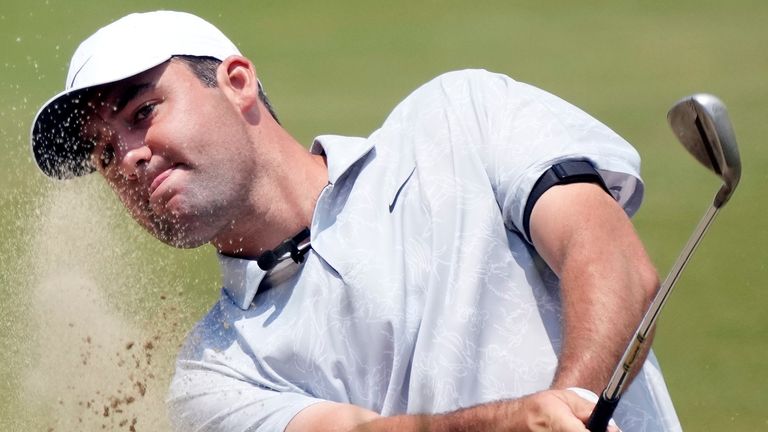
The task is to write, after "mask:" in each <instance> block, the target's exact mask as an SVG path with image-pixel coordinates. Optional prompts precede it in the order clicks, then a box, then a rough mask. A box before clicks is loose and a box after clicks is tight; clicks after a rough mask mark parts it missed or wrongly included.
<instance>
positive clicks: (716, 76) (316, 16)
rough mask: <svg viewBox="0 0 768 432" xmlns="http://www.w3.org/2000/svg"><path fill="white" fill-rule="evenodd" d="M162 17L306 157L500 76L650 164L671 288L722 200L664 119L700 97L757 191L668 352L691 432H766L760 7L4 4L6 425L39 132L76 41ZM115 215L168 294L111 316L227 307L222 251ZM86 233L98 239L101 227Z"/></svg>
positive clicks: (0, 47) (12, 411)
mask: <svg viewBox="0 0 768 432" xmlns="http://www.w3.org/2000/svg"><path fill="white" fill-rule="evenodd" d="M161 8H164V9H180V10H187V11H191V12H195V13H198V14H200V15H202V16H204V17H206V18H207V19H209V20H210V21H212V22H213V23H214V24H216V25H217V26H219V27H220V28H221V29H222V30H223V31H224V32H225V33H227V34H228V35H229V36H230V37H231V38H232V39H233V40H234V41H236V43H237V44H238V45H239V47H240V49H241V50H242V51H243V52H244V53H245V54H246V55H247V56H249V57H250V58H251V59H252V60H253V61H254V63H255V64H256V67H257V70H258V72H259V74H260V76H261V79H262V80H263V82H264V84H265V86H266V89H267V91H268V93H269V95H270V98H271V99H272V100H273V102H274V103H275V105H276V107H277V109H278V112H279V114H280V116H281V119H282V120H283V123H284V124H285V126H286V127H287V129H288V130H290V131H292V133H293V134H294V135H295V136H296V137H297V138H298V139H299V140H300V141H302V142H304V143H310V142H311V139H312V137H313V136H314V135H318V134H322V133H339V134H351V135H355V134H362V135H367V134H368V133H370V131H372V130H373V129H375V128H376V126H377V125H378V124H380V123H381V121H382V120H383V119H384V117H385V116H386V115H387V113H388V112H389V110H390V109H391V108H392V107H393V106H394V105H395V104H396V103H397V102H398V101H399V100H400V99H401V98H402V97H404V96H405V95H406V94H408V93H409V92H410V91H411V90H412V89H414V88H415V87H416V86H418V85H420V84H421V83H423V82H424V81H426V80H428V79H429V78H431V77H433V76H435V75H437V74H439V73H441V72H444V71H447V70H452V69H458V68H467V67H473V68H475V67H480V68H486V69H490V70H494V71H498V72H503V73H506V74H509V75H510V76H512V77H514V78H516V79H518V80H521V81H525V82H529V83H532V84H534V85H537V86H539V87H542V88H544V89H547V90H549V91H551V92H553V93H555V94H557V95H560V96H561V97H563V98H565V99H566V100H569V101H571V102H572V103H574V104H576V105H578V106H580V107H582V108H583V109H585V110H586V111H588V112H590V113H592V114H593V115H595V116H596V117H597V118H599V119H601V120H603V121H604V122H605V123H606V124H608V125H609V126H611V127H612V128H613V129H614V130H616V131H617V132H618V133H620V134H621V135H622V136H624V137H625V138H627V139H628V140H629V141H630V142H632V143H633V144H634V145H635V146H636V147H637V148H638V150H639V152H640V154H641V156H642V157H643V161H644V165H643V177H644V179H645V181H646V187H647V189H646V192H647V193H646V200H645V204H644V206H643V207H642V209H641V211H640V212H639V214H638V215H637V216H636V218H635V222H636V226H637V229H638V231H639V233H640V235H641V236H642V238H643V240H644V241H645V243H646V245H647V247H648V250H649V252H650V254H651V256H652V258H653V260H654V262H655V263H656V265H657V266H658V269H659V273H660V274H661V275H662V276H663V275H665V274H666V272H667V271H668V269H669V267H670V266H671V263H672V262H673V261H674V259H675V258H676V256H677V253H678V251H679V250H680V248H681V247H682V246H683V244H684V243H685V241H686V239H687V237H688V235H689V234H690V232H691V231H692V229H693V228H694V226H695V224H696V223H697V222H698V219H699V217H700V216H701V215H702V214H703V212H704V210H705V208H706V206H707V205H708V202H709V200H710V199H711V198H712V196H713V195H714V193H715V191H716V190H717V188H718V187H719V182H718V181H717V179H716V178H715V177H714V176H713V175H711V174H709V173H708V172H707V171H706V170H704V169H703V168H702V167H700V166H698V165H697V163H696V162H695V161H694V160H693V159H692V158H691V157H689V156H688V155H687V154H686V153H685V151H684V150H683V149H682V147H681V146H680V145H678V144H677V142H676V140H675V139H674V137H673V135H672V134H671V132H670V131H669V129H668V127H667V125H666V121H665V114H666V111H667V109H668V108H669V107H670V106H671V104H672V103H673V102H675V101H676V100H677V99H678V98H680V97H682V96H685V95H687V94H690V93H693V92H697V91H706V92H711V93H714V94H717V95H719V96H720V97H721V98H722V99H723V100H724V101H725V102H726V104H727V105H728V107H729V110H730V115H731V118H732V120H733V123H734V126H735V131H736V135H737V138H738V140H739V143H740V149H741V158H742V161H743V179H742V183H741V185H740V187H739V189H738V191H737V193H736V195H735V196H734V197H733V199H732V201H731V203H730V204H729V205H728V207H726V208H725V209H724V211H723V212H721V214H720V216H719V219H718V221H717V223H715V224H714V225H713V227H712V228H711V231H710V233H709V234H708V236H707V237H706V239H705V240H704V241H703V243H702V244H701V246H700V250H699V251H698V252H697V254H696V255H695V257H694V259H693V260H692V261H691V263H690V264H689V266H688V268H687V270H686V272H685V274H684V276H683V277H682V279H681V281H680V282H679V284H678V286H677V288H676V291H675V293H674V294H673V295H672V297H671V300H670V302H669V304H668V305H667V308H666V309H665V312H664V314H663V316H662V318H661V322H660V328H659V331H658V334H657V337H656V341H655V343H654V347H655V350H656V352H657V355H658V357H659V359H660V361H661V363H662V366H663V369H664V372H665V376H666V379H667V383H668V385H669V388H670V391H671V393H672V397H673V399H674V401H675V404H676V407H677V410H678V413H679V416H680V418H681V420H682V423H683V426H684V428H685V429H686V430H692V431H709V430H712V431H715V430H768V397H766V395H765V391H766V389H767V388H768V386H767V385H766V384H767V381H768V380H767V379H766V376H765V374H764V370H765V368H766V366H767V365H768V314H767V313H766V309H768V294H766V282H767V281H768V269H767V268H766V257H767V256H768V254H767V253H766V243H768V229H766V225H765V213H766V208H767V207H766V200H765V197H764V196H763V195H764V191H765V188H764V185H765V184H766V180H768V174H766V171H765V167H766V162H768V150H766V147H765V146H764V144H763V142H764V140H765V137H766V132H768V131H767V130H766V129H767V128H766V124H768V122H766V119H767V118H768V84H767V83H766V81H768V73H767V72H768V30H767V29H766V23H768V2H763V1H749V0H734V1H730V2H722V1H706V0H697V1H677V2H663V1H588V2H571V1H549V2H546V1H538V2H533V1H531V2H522V1H477V0H476V1H448V0H445V1H439V0H430V1H402V0H392V1H388V2H378V1H377V2H367V1H328V2H304V1H290V0H288V1H272V0H265V1H238V2H235V1H232V2H222V3H221V4H220V5H214V2H210V1H205V2H203V1H146V0H137V1H132V2H104V1H100V2H87V1H82V0H78V1H63V0H47V1H40V0H25V1H20V0H5V1H4V2H3V3H2V5H0V56H2V59H1V60H0V151H1V152H0V154H1V155H2V156H1V157H0V226H1V227H2V228H0V242H1V243H2V245H3V248H2V251H1V252H0V270H1V271H2V275H0V282H1V283H2V286H0V302H1V303H0V305H1V306H0V313H1V314H2V315H1V317H0V330H2V332H1V333H0V365H1V366H0V394H1V395H0V418H5V419H6V420H7V419H9V418H12V417H16V416H19V415H20V414H19V411H17V408H18V406H19V404H20V403H21V402H19V401H18V400H16V399H14V396H13V395H14V394H15V393H16V391H15V389H16V388H17V387H18V386H19V385H20V380H21V379H22V378H21V373H20V372H19V371H20V370H22V369H23V368H24V365H26V364H29V362H34V355H35V354H33V353H31V352H28V351H27V349H26V348H25V347H26V344H25V343H24V337H25V335H33V334H34V331H33V330H34V328H33V327H34V325H33V323H30V322H29V319H28V317H29V316H30V314H31V312H32V311H33V310H34V308H35V304H34V302H33V301H31V300H30V298H29V295H28V293H29V290H31V289H32V288H33V286H32V285H33V282H32V280H33V279H34V278H33V276H34V275H32V274H31V273H33V272H34V269H35V266H34V265H32V264H29V262H30V260H23V259H21V258H20V257H24V256H27V257H29V254H30V252H29V251H30V250H34V249H33V246H34V245H32V244H30V243H31V242H34V241H38V242H39V240H31V239H33V238H34V237H33V236H31V233H30V228H29V227H31V226H35V222H36V221H37V220H38V219H39V218H40V217H42V216H41V208H42V207H43V204H44V203H41V198H40V197H41V196H46V194H49V193H51V190H54V191H55V189H56V188H59V187H61V186H60V185H57V184H54V183H52V182H50V181H48V180H47V179H45V178H44V177H43V176H42V175H41V174H40V173H39V172H38V171H37V170H36V168H35V167H34V165H33V163H32V161H31V159H30V156H29V150H28V142H27V140H28V130H29V124H30V121H31V119H32V117H33V115H34V113H35V111H36V110H37V108H38V107H39V106H40V105H41V104H42V103H43V102H44V101H45V100H47V99H48V98H49V97H50V96H52V95H53V94H54V93H55V92H58V91H59V90H60V89H61V88H62V86H63V81H64V77H65V74H66V68H67V64H68V61H69V57H70V55H71V53H72V52H73V51H74V49H75V47H76V45H77V44H78V43H79V41H80V40H82V39H83V38H84V37H86V36H88V35H89V34H91V33H92V32H93V31H95V29H97V28H98V27H100V26H101V25H103V24H104V23H106V22H108V21H111V20H114V19H116V18H118V17H119V16H121V15H123V14H124V13H127V12H130V11H137V10H152V9H161ZM94 181H95V180H91V179H88V180H85V182H88V183H89V184H91V183H93V182H94ZM94 184H97V183H94ZM96 187H99V186H96ZM100 196H101V195H100ZM106 196H107V198H106V199H104V200H103V206H104V207H105V208H106V209H107V210H108V211H109V212H111V213H110V214H113V215H114V218H113V219H112V220H113V222H114V223H113V225H114V226H115V227H116V228H115V229H116V230H118V231H121V232H124V233H125V234H123V236H124V237H122V238H128V239H130V240H131V241H130V242H129V241H126V242H123V244H122V245H120V246H119V248H122V249H123V252H122V255H120V256H124V257H127V258H126V259H125V260H123V261H121V262H118V263H115V265H116V266H120V267H124V268H131V266H136V268H141V269H142V273H146V272H151V273H152V279H151V281H152V283H153V284H155V285H156V286H145V285H143V284H140V283H138V282H139V281H141V280H144V281H146V280H147V279H146V277H145V276H146V275H145V276H144V279H139V278H136V279H132V278H131V275H132V274H133V273H131V272H130V271H128V270H123V271H122V273H120V275H122V276H125V278H124V279H126V281H124V283H123V286H125V287H127V288H126V289H124V290H122V291H120V292H119V293H113V294H115V296H116V297H117V299H115V300H114V301H115V302H116V303H119V304H121V305H122V307H123V309H124V310H125V311H126V315H127V316H132V317H135V319H137V320H142V319H147V317H151V316H152V311H153V308H155V306H154V304H153V302H151V301H147V300H146V299H147V298H149V297H151V296H152V295H153V293H156V290H157V289H158V288H157V286H161V287H162V286H164V285H173V284H178V283H183V284H184V286H185V290H184V293H183V296H184V301H185V302H186V303H185V304H186V305H187V313H188V315H186V316H187V318H185V321H184V322H185V323H186V324H191V323H192V322H193V320H194V318H195V317H198V316H199V315H200V314H202V313H203V312H204V311H205V310H206V308H207V306H208V305H209V304H210V303H211V302H212V301H213V300H214V299H215V297H216V296H217V295H218V284H219V282H218V270H217V266H216V261H215V258H214V256H213V252H212V250H211V249H210V248H208V247H206V248H202V249H200V250H195V251H176V250H172V249H170V248H167V247H164V246H161V245H158V244H156V242H154V241H153V240H152V239H150V238H149V237H148V236H147V235H145V234H143V233H142V232H140V231H139V230H138V229H137V228H135V227H134V226H133V225H132V223H131V222H130V221H129V220H128V218H126V217H125V216H123V215H122V214H120V213H119V212H117V211H115V209H116V208H117V206H116V203H115V200H114V199H111V198H109V197H108V195H106ZM77 229H82V230H83V231H84V232H87V231H88V227H87V224H86V225H85V226H84V227H80V228H77ZM84 235H87V234H84ZM38 246H39V245H38ZM46 247H47V246H46ZM50 247H51V248H60V250H61V252H60V253H62V254H66V253H68V250H67V247H68V245H61V244H58V245H56V244H54V245H50ZM94 252H95V253H99V251H98V250H95V251H94ZM32 261H34V258H32ZM109 274H111V273H110V272H109V270H108V269H107V270H105V275H107V276H108V275H109ZM134 282H135V283H134ZM101 283H103V284H109V283H110V280H109V279H108V278H105V279H104V280H103V281H101ZM30 337H32V336H30ZM50 354H55V353H50ZM62 373H66V371H62ZM40 409H41V410H42V411H41V412H45V406H42V407H40ZM40 415H41V416H44V414H40ZM9 424H10V423H9ZM20 424H24V423H23V422H22V423H20Z"/></svg>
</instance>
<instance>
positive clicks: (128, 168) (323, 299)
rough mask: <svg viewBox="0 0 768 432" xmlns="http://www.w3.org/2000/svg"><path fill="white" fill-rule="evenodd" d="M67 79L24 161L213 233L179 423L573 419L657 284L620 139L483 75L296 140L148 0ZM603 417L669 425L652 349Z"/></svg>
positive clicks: (215, 40)
mask: <svg viewBox="0 0 768 432" xmlns="http://www.w3.org/2000/svg"><path fill="white" fill-rule="evenodd" d="M66 88H67V90H65V91H64V92H63V93H61V94H59V95H57V96H56V97H54V98H53V99H51V100H50V101H49V102H48V103H47V104H46V105H45V106H44V107H43V108H42V109H41V110H40V112H39V113H38V116H37V118H36V120H35V123H34V126H33V131H32V148H33V152H34V154H35V158H36V160H37V163H38V165H39V166H40V167H41V169H42V170H43V171H44V172H45V173H46V174H48V175H50V176H53V177H59V178H66V177H71V176H74V175H81V174H85V173H87V172H90V171H92V170H97V171H98V172H99V173H100V174H101V175H102V176H103V177H104V178H105V179H106V181H107V182H108V183H109V184H110V186H111V187H112V188H113V189H114V190H115V192H116V193H117V195H118V196H119V197H120V199H121V200H122V202H123V204H124V205H125V206H126V208H127V209H128V211H129V212H130V213H131V215H132V216H133V217H134V218H135V219H136V220H137V221H138V222H139V223H140V224H141V225H142V226H143V227H145V228H146V229H147V230H149V231H150V232H151V233H152V234H153V235H155V236H156V237H157V238H159V239H160V240H162V241H164V242H166V243H168V244H171V245H173V246H177V247H196V246H199V245H202V244H205V243H211V244H212V245H213V246H214V247H216V249H217V251H218V252H219V254H220V260H221V264H222V272H223V280H224V288H223V293H222V297H221V299H220V301H219V302H218V303H217V304H216V305H215V306H214V307H213V309H212V310H211V311H210V313H209V314H208V315H207V316H206V317H205V318H204V319H203V320H201V322H200V323H199V324H198V325H197V326H196V328H195V329H194V330H193V331H192V333H191V334H190V336H189V339H188V342H187V344H186V346H185V348H184V349H183V350H182V353H181V354H180V356H179V360H178V363H177V371H176V376H175V378H174V380H173V383H172V386H171V393H170V400H169V404H170V408H171V415H172V420H173V421H174V422H175V423H176V424H177V425H178V428H179V429H180V430H210V431H232V430H260V431H261V430H264V431H273V430H286V431H332V430H350V429H354V428H357V429H359V430H398V431H399V430H440V431H443V430H445V431H450V430H514V431H517V430H558V431H560V430H563V431H583V430H585V429H584V426H583V422H584V421H585V420H586V417H587V416H588V415H589V411H590V406H591V405H590V404H589V403H587V402H586V401H584V400H583V399H581V398H580V397H578V396H576V393H580V394H584V390H583V389H589V390H592V391H594V392H597V391H599V390H600V389H601V388H602V386H604V385H605V383H606V382H607V379H608V376H609V375H610V372H611V371H612V369H613V366H614V365H615V363H616V361H617V360H618V358H619V357H620V354H621V352H622V351H623V348H624V345H625V343H626V341H627V340H629V337H630V335H631V333H632V331H633V330H634V328H635V327H636V324H637V322H639V320H640V317H641V315H642V311H643V310H644V308H645V306H646V305H647V304H648V302H649V299H650V298H651V296H652V295H653V293H654V292H655V289H656V286H657V284H658V281H657V277H656V273H655V271H654V269H653V267H652V266H651V264H650V262H649V260H648V257H647V256H646V254H645V252H644V249H643V247H642V245H641V243H640V241H639V240H638V238H637V236H636V234H635V233H634V231H633V229H632V225H631V223H630V221H629V219H628V214H631V213H633V212H634V211H635V210H636V209H637V207H638V206H639V203H640V199H641V197H642V183H640V181H639V177H638V165H639V159H638V157H637V154H636V152H635V151H634V150H633V149H632V148H631V147H630V146H629V145H628V144H627V143H626V142H624V141H623V140H622V139H621V138H620V137H618V136H617V135H616V134H614V133H613V132H611V131H610V130H608V129H607V128H606V127H605V126H603V125H602V124H600V123H599V122H597V121H596V120H594V119H592V118H591V117H589V116H588V115H586V114H585V113H583V112H581V111H580V110H578V109H576V108H575V107H573V106H571V105H569V104H567V103H565V102H564V101H562V100H560V99H558V98H556V97H554V96H552V95H550V94H548V93H545V92H543V91H541V90H538V89H535V88H533V87H530V86H527V85H525V84H522V83H517V82H515V81H513V80H511V79H509V78H508V77H505V76H502V75H497V74H491V73H488V72H485V71H462V72H453V73H449V74H445V75H443V76H441V77H438V78H436V79H435V80H433V81H431V82H430V83H427V84H426V85H424V86H422V87H421V88H419V89H418V90H416V91H415V92H414V93H413V94H411V95H410V96H408V97H407V98H406V99H405V100H404V101H403V102H402V103H401V104H400V105H398V107H397V108H396V109H395V110H394V111H393V112H392V114H391V115H390V116H389V117H388V119H387V120H386V121H385V122H384V124H383V125H382V127H381V128H380V129H378V130H377V131H375V132H374V133H373V134H372V135H371V136H369V137H368V138H349V137H340V136H321V137H318V138H316V140H315V142H314V144H313V145H312V148H311V149H310V151H309V152H307V151H306V150H305V149H304V148H303V147H302V146H301V145H300V144H299V143H297V142H296V141H295V140H294V139H293V138H292V137H291V136H290V135H289V133H288V132H287V131H286V130H285V129H283V128H282V127H281V126H280V124H279V122H278V121H277V118H276V117H275V115H274V112H273V111H272V109H271V106H270V104H269V102H268V101H267V99H266V96H265V95H264V93H263V90H262V87H261V83H260V82H259V80H258V78H257V75H256V72H255V70H254V68H253V65H252V64H251V62H250V61H248V60H247V59H246V58H244V57H242V56H241V55H240V53H239V51H238V50H237V48H235V46H234V45H233V44H232V43H231V42H230V41H229V40H228V39H227V38H226V37H225V36H224V35H223V34H221V32H219V31H218V30H217V29H216V28H214V27H213V26H212V25H210V24H209V23H207V22H205V21H203V20H201V19H200V18H197V17H194V16H192V15H188V14H184V13H178V12H154V13H147V14H133V15H129V16H127V17H124V18H122V19H121V20H119V21H117V22H115V23H112V24H110V25H109V26H106V27H104V28H102V29H101V30H99V31H98V32H97V33H95V34H94V35H93V36H91V37H90V38H89V39H87V40H86V41H84V42H83V43H82V44H81V45H80V47H79V48H78V50H77V51H76V52H75V54H74V56H73V59H72V62H71V64H70V70H69V76H68V77H67V86H66ZM569 387H579V388H581V389H575V390H574V391H570V390H563V389H565V388H569ZM547 388H551V390H546V389H547ZM526 395H528V396H526ZM616 420H617V422H618V424H619V426H620V427H622V428H623V429H624V430H627V431H635V430H637V431H642V430H648V431H651V430H677V429H679V424H678V422H677V418H676V416H675V413H674V409H673V408H672V405H671V402H670V401H669V396H668V394H667V391H666V388H665V386H664V383H663V379H662V378H661V375H660V371H659V370H658V366H657V365H656V364H655V361H654V360H653V358H652V356H651V358H650V360H649V361H646V364H645V365H644V367H643V369H642V370H641V371H640V372H639V373H638V375H637V377H636V379H635V382H634V383H633V385H632V386H631V387H630V388H629V390H628V391H627V393H626V394H625V396H624V398H623V401H622V405H621V406H620V407H619V409H618V410H617V413H616Z"/></svg>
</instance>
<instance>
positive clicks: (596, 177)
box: [523, 160, 611, 240]
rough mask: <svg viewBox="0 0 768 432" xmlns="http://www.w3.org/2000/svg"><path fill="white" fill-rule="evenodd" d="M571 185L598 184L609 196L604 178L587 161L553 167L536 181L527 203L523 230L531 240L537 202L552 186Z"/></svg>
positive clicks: (568, 162)
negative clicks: (532, 218) (532, 216)
mask: <svg viewBox="0 0 768 432" xmlns="http://www.w3.org/2000/svg"><path fill="white" fill-rule="evenodd" d="M569 183H596V184H598V185H600V187H602V188H603V190H604V191H606V192H607V193H608V194H609V195H610V194H611V193H610V192H609V191H608V188H607V187H606V186H605V182H604V181H603V178H602V177H600V174H598V173H597V170H595V168H594V167H593V166H592V164H591V163H589V162H587V161H578V160H574V161H565V162H560V163H559V164H555V165H552V167H550V168H549V169H548V170H547V171H545V172H544V174H542V175H541V177H539V179H538V180H536V184H534V185H533V189H532V190H531V194H530V195H528V202H526V203H525V211H524V212H523V230H525V235H526V237H527V238H528V239H529V240H532V239H531V212H532V211H533V206H534V205H535V204H536V201H538V200H539V198H541V196H542V195H544V192H546V191H547V190H549V188H551V187H552V186H556V185H560V184H569Z"/></svg>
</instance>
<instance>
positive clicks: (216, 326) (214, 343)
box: [178, 292, 237, 360]
mask: <svg viewBox="0 0 768 432" xmlns="http://www.w3.org/2000/svg"><path fill="white" fill-rule="evenodd" d="M228 302H229V303H231V300H229V298H228V297H227V296H226V294H224V293H223V292H222V295H221V298H220V299H219V301H217V302H216V304H214V305H213V307H212V308H211V309H210V310H209V311H208V313H207V314H206V315H205V316H204V317H203V318H201V319H200V320H199V321H198V322H197V323H196V324H195V326H194V327H193V328H192V330H190V332H189V334H187V337H186V340H185V341H184V344H183V345H182V347H181V349H180V350H179V354H178V360H199V359H201V358H202V357H203V355H204V352H205V351H206V350H214V351H216V352H221V351H225V350H226V349H227V348H228V347H230V346H231V345H232V344H233V343H234V342H235V340H236V338H237V335H236V334H235V331H234V328H233V325H232V323H231V317H229V316H228V315H229V314H228V313H227V312H226V309H227V303H228Z"/></svg>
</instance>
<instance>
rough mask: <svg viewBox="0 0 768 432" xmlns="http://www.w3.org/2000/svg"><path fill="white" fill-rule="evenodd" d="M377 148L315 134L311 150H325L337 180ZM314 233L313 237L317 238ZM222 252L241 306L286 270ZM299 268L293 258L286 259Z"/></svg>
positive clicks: (224, 273) (231, 292) (331, 178)
mask: <svg viewBox="0 0 768 432" xmlns="http://www.w3.org/2000/svg"><path fill="white" fill-rule="evenodd" d="M372 148H373V142H372V141H370V140H367V139H365V138H353V137H343V136H338V135H322V136H319V137H317V138H315V141H314V142H313V143H312V147H311V148H310V150H309V151H310V152H311V153H313V154H325V157H326V163H327V164H328V182H329V183H331V184H335V183H336V182H337V181H338V179H339V178H340V177H341V176H342V175H343V174H344V173H345V172H347V170H349V168H350V167H352V165H354V164H355V162H357V161H358V160H360V159H361V158H362V157H363V156H365V155H366V154H367V153H368V152H369V151H370V150H371V149H372ZM314 234H315V233H312V237H311V239H312V240H311V241H314V239H315V235H314ZM218 256H219V267H221V279H222V285H223V287H224V292H226V294H227V296H228V297H229V298H230V299H231V300H232V302H234V303H235V304H236V305H237V307H239V308H240V309H243V310H246V309H248V307H249V306H250V305H251V302H253V298H254V297H255V296H256V292H257V291H258V289H259V286H260V285H261V284H262V281H264V279H265V278H267V277H268V275H269V278H270V279H271V277H272V276H271V275H272V274H273V273H283V272H282V270H287V269H285V266H283V265H278V266H277V267H275V268H274V269H273V270H271V271H270V272H266V271H264V270H262V269H261V268H260V267H259V265H258V264H257V263H256V260H249V259H243V258H235V257H230V256H226V255H222V254H218ZM288 263H290V264H292V265H293V266H295V268H296V269H298V265H297V264H295V263H293V261H290V260H286V265H289V264H288Z"/></svg>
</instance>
